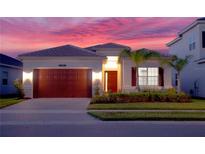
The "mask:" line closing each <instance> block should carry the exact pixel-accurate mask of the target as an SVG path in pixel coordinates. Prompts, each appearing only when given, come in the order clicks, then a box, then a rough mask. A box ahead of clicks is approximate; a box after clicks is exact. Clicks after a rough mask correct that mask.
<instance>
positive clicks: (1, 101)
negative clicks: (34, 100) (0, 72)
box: [0, 97, 23, 109]
mask: <svg viewBox="0 0 205 154" xmlns="http://www.w3.org/2000/svg"><path fill="white" fill-rule="evenodd" d="M21 101H23V99H19V98H16V97H15V98H0V109H1V108H4V107H7V106H10V105H13V104H17V103H20V102H21Z"/></svg>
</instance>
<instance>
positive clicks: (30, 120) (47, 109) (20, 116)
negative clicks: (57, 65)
mask: <svg viewBox="0 0 205 154" xmlns="http://www.w3.org/2000/svg"><path fill="white" fill-rule="evenodd" d="M89 101H90V99H87V98H74V99H69V98H52V99H30V100H26V101H24V102H22V103H19V104H16V105H13V106H10V107H7V108H4V109H3V110H0V113H1V123H2V124H7V125H14V124H21V125H27V124H38V123H43V124H50V123H55V122H57V123H63V122H69V123H72V122H75V123H78V122H89V121H92V120H95V119H94V118H93V117H91V116H89V115H88V114H87V113H86V107H87V106H88V104H89Z"/></svg>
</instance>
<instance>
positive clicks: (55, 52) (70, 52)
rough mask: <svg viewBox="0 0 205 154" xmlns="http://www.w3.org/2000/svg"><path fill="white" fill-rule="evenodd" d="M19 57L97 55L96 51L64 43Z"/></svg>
mask: <svg viewBox="0 0 205 154" xmlns="http://www.w3.org/2000/svg"><path fill="white" fill-rule="evenodd" d="M19 56H20V57H21V56H22V57H44V56H45V57H47V56H51V57H55V56H57V57H58V56H59V57H64V56H91V57H96V56H99V55H97V54H96V53H93V52H91V51H90V50H87V49H83V48H80V47H77V46H73V45H64V46H58V47H53V48H48V49H43V50H39V51H34V52H29V53H25V54H21V55H19Z"/></svg>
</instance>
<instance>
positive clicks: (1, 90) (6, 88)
mask: <svg viewBox="0 0 205 154" xmlns="http://www.w3.org/2000/svg"><path fill="white" fill-rule="evenodd" d="M3 71H5V72H8V84H7V85H2V77H3V75H2V72H3ZM16 79H22V69H20V68H13V67H9V66H0V95H9V94H16V93H17V90H16V88H15V87H14V83H13V82H14V80H16Z"/></svg>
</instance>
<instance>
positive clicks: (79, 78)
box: [34, 69, 92, 98]
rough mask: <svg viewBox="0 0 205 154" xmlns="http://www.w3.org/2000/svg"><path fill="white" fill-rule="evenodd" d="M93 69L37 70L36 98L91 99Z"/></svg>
mask: <svg viewBox="0 0 205 154" xmlns="http://www.w3.org/2000/svg"><path fill="white" fill-rule="evenodd" d="M91 95H92V71H91V69H36V70H34V97H49V98H50V97H91Z"/></svg>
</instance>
